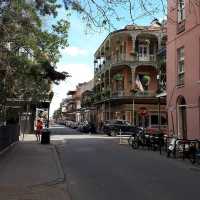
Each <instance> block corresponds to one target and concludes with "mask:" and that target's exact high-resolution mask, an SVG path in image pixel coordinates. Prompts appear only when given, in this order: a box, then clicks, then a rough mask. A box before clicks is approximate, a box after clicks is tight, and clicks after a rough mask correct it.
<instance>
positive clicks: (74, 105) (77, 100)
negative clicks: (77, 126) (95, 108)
mask: <svg viewBox="0 0 200 200" xmlns="http://www.w3.org/2000/svg"><path fill="white" fill-rule="evenodd" d="M93 85H94V82H93V79H92V80H90V81H88V82H84V83H79V84H78V85H77V86H76V89H75V90H71V91H68V93H67V95H68V97H67V98H66V99H65V103H64V104H63V106H62V107H63V109H62V110H63V112H62V113H63V116H64V118H65V120H70V121H75V122H81V121H82V113H83V109H81V97H82V94H83V93H84V92H85V91H90V90H92V89H93Z"/></svg>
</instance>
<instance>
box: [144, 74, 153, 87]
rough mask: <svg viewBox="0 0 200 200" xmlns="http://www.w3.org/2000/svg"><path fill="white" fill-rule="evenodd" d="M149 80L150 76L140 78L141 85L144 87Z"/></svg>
mask: <svg viewBox="0 0 200 200" xmlns="http://www.w3.org/2000/svg"><path fill="white" fill-rule="evenodd" d="M150 79H151V78H150V76H148V75H144V76H143V77H142V83H143V84H144V85H149V82H150Z"/></svg>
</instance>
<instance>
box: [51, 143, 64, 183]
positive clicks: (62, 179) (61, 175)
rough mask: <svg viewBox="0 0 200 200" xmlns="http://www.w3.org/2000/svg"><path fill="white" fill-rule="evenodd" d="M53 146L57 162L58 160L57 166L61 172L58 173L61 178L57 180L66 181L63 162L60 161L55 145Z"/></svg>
mask: <svg viewBox="0 0 200 200" xmlns="http://www.w3.org/2000/svg"><path fill="white" fill-rule="evenodd" d="M52 147H53V148H52V150H53V153H54V158H55V162H56V166H57V169H58V174H59V175H58V176H59V178H58V179H57V180H58V181H64V180H65V175H64V172H63V168H62V166H61V163H60V159H59V155H58V153H57V150H56V147H55V145H52Z"/></svg>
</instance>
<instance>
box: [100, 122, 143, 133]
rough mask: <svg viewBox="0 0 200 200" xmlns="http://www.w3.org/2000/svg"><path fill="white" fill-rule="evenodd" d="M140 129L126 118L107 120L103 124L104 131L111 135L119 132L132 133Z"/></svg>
mask: <svg viewBox="0 0 200 200" xmlns="http://www.w3.org/2000/svg"><path fill="white" fill-rule="evenodd" d="M139 130H140V127H138V126H133V125H131V124H130V123H129V122H128V121H125V120H107V121H105V122H104V124H103V132H104V133H105V134H107V135H109V136H116V135H118V134H120V133H121V134H123V135H132V134H133V133H136V132H138V131H139Z"/></svg>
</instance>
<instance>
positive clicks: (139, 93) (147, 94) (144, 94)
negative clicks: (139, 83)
mask: <svg viewBox="0 0 200 200" xmlns="http://www.w3.org/2000/svg"><path fill="white" fill-rule="evenodd" d="M134 96H135V97H155V96H156V92H155V91H151V90H145V91H137V92H136V93H134Z"/></svg>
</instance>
